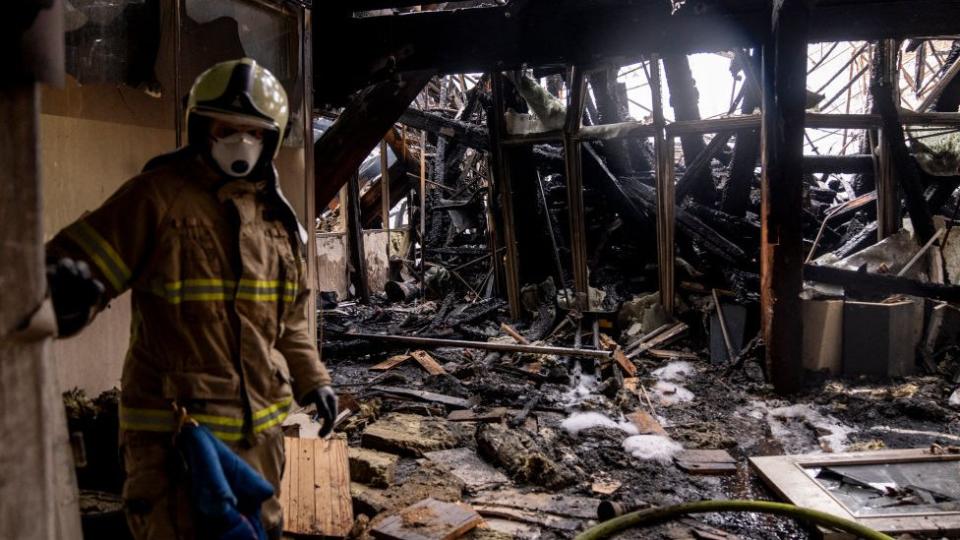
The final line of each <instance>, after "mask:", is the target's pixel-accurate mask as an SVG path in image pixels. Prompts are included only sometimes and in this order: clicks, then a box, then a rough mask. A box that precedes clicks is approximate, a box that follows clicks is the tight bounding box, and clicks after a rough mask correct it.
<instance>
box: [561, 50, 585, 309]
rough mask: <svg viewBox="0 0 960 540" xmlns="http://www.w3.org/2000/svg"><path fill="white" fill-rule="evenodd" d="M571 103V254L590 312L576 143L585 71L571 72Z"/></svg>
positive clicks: (579, 295)
mask: <svg viewBox="0 0 960 540" xmlns="http://www.w3.org/2000/svg"><path fill="white" fill-rule="evenodd" d="M571 71H572V73H571V77H570V81H571V82H570V102H569V103H568V104H567V118H566V121H565V125H564V131H563V157H564V165H565V174H564V176H565V177H566V178H565V179H566V182H567V207H568V209H569V220H568V221H569V222H570V253H571V255H572V256H573V285H574V291H575V293H576V300H577V305H578V306H579V307H580V309H584V310H586V309H589V307H590V306H589V292H590V291H589V288H590V287H589V282H588V277H587V273H588V270H587V232H586V223H585V221H586V215H585V212H584V204H583V168H582V166H581V160H582V153H581V152H582V149H581V143H580V142H579V141H576V140H574V136H575V135H576V133H577V131H579V130H580V123H581V118H582V117H583V106H584V95H585V94H586V79H585V78H584V73H583V70H581V69H580V68H578V67H574V68H571Z"/></svg>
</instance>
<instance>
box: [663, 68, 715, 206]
mask: <svg viewBox="0 0 960 540" xmlns="http://www.w3.org/2000/svg"><path fill="white" fill-rule="evenodd" d="M663 69H664V72H665V73H666V75H667V86H668V87H669V89H670V106H671V107H672V108H673V112H674V115H675V116H676V120H678V121H697V120H700V105H699V102H700V93H699V92H697V83H696V81H694V79H693V73H692V72H691V71H690V61H689V60H688V59H687V56H686V55H684V54H665V55H663ZM680 144H681V146H682V147H683V162H684V164H686V166H687V168H688V169H689V168H691V167H690V166H691V165H692V164H693V162H694V161H695V160H696V158H697V156H699V155H700V154H702V153H703V150H704V149H705V148H706V144H704V142H703V136H701V135H700V134H699V133H689V134H686V135H682V136H681V137H680ZM684 176H686V175H684ZM688 194H689V195H692V196H693V198H694V200H696V201H698V202H711V201H713V200H714V199H715V198H716V190H715V189H714V186H713V175H712V172H711V171H710V170H709V169H697V170H696V172H695V173H693V174H691V175H690V176H688V177H687V179H686V186H684V187H683V189H682V190H681V189H679V186H678V191H677V196H678V197H680V200H683V198H684V196H685V195H688Z"/></svg>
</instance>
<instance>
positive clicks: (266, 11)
mask: <svg viewBox="0 0 960 540" xmlns="http://www.w3.org/2000/svg"><path fill="white" fill-rule="evenodd" d="M184 7H185V15H186V16H185V17H184V20H183V24H182V27H181V34H180V62H181V65H180V69H181V77H180V80H181V84H182V85H183V91H182V92H181V95H182V94H185V93H186V92H187V91H188V90H189V88H190V85H191V84H192V83H193V81H194V80H195V79H196V77H197V76H198V75H200V74H201V73H203V71H204V70H206V69H207V68H209V67H210V66H212V65H214V64H216V63H218V62H223V61H226V60H234V59H236V58H241V57H244V56H246V57H249V58H253V59H254V60H256V61H257V62H259V63H260V64H262V65H263V66H264V67H266V68H267V69H269V70H270V72H271V73H273V74H274V75H275V76H276V77H277V79H279V80H280V82H281V84H283V87H284V89H285V90H286V91H287V97H288V99H289V100H290V123H289V125H290V133H289V135H288V136H287V138H286V139H285V140H284V146H291V147H297V146H302V145H303V77H302V69H301V66H302V64H303V62H302V58H301V47H302V40H301V39H300V25H299V21H298V19H297V15H296V13H294V12H293V11H290V10H288V9H285V8H282V7H279V6H276V5H268V4H263V3H260V2H253V1H247V0H234V1H229V2H210V1H209V0H184Z"/></svg>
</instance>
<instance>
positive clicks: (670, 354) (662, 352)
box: [646, 349, 700, 360]
mask: <svg viewBox="0 0 960 540" xmlns="http://www.w3.org/2000/svg"><path fill="white" fill-rule="evenodd" d="M646 353H647V355H648V356H652V357H654V358H662V359H664V360H699V359H700V357H699V356H697V354H696V353H692V352H684V351H668V350H666V349H647V350H646Z"/></svg>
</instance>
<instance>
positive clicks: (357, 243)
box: [346, 173, 370, 304]
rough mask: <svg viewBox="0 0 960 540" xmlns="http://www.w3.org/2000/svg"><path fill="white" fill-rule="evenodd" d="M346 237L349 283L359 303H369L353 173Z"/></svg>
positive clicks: (357, 189)
mask: <svg viewBox="0 0 960 540" xmlns="http://www.w3.org/2000/svg"><path fill="white" fill-rule="evenodd" d="M346 210H347V223H348V224H349V226H348V227H347V237H348V239H349V241H350V264H351V266H353V272H352V273H351V274H350V281H352V282H353V287H354V289H355V290H356V293H357V296H358V297H359V298H360V301H361V302H363V303H364V304H366V303H367V302H369V301H370V287H369V285H368V281H367V259H366V256H365V253H366V252H365V251H364V249H363V224H362V223H361V221H360V175H359V174H358V173H353V176H351V177H350V180H349V181H348V182H347V205H346Z"/></svg>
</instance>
